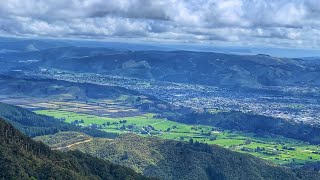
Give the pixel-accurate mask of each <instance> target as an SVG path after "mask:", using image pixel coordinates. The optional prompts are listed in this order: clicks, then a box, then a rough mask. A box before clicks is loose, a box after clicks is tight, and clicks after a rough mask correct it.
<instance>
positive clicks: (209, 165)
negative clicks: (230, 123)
mask: <svg viewBox="0 0 320 180" xmlns="http://www.w3.org/2000/svg"><path fill="white" fill-rule="evenodd" d="M191 142H192V140H191ZM72 149H79V150H80V151H83V152H86V153H89V154H92V155H94V156H96V157H99V158H103V159H106V160H110V161H111V162H114V163H117V164H120V165H124V166H127V167H130V168H133V169H135V170H137V171H139V172H143V174H144V175H147V176H156V177H159V178H161V179H165V180H175V179H184V180H198V179H201V180H206V179H212V180H230V179H232V180H238V179H246V180H271V179H279V180H282V179H283V180H285V179H290V180H299V179H305V177H310V179H314V180H315V179H317V178H319V174H318V173H313V174H312V175H308V173H306V172H305V171H299V176H300V177H299V176H297V174H296V172H293V171H291V170H290V169H288V168H284V167H280V166H276V165H273V164H271V163H269V162H266V161H263V160H261V159H259V158H256V157H253V156H251V155H247V154H242V153H238V152H233V151H230V150H227V149H224V148H221V147H218V146H210V145H208V144H203V143H199V142H197V141H194V142H192V143H188V142H177V141H172V140H163V139H159V138H143V137H140V136H137V135H134V134H125V135H121V136H120V137H119V138H116V139H114V140H112V141H108V140H106V141H103V140H101V139H94V140H92V141H91V142H88V143H83V144H80V145H78V146H77V147H73V148H72ZM307 175H308V176H307Z"/></svg>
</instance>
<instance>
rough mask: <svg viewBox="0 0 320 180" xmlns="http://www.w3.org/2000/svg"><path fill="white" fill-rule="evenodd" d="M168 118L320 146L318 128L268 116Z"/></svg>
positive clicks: (233, 113)
mask: <svg viewBox="0 0 320 180" xmlns="http://www.w3.org/2000/svg"><path fill="white" fill-rule="evenodd" d="M168 118H171V119H173V120H175V121H178V122H182V123H187V124H203V125H211V126H215V127H219V128H222V129H225V130H236V131H244V132H251V133H255V134H257V135H259V136H265V135H272V134H275V135H281V136H284V137H287V138H292V139H297V140H302V141H306V142H310V143H312V144H320V127H317V126H311V125H308V124H303V123H295V122H290V121H286V120H284V119H279V118H273V117H268V116H262V115H254V114H248V113H242V112H238V111H231V112H219V113H214V114H213V113H209V112H205V113H190V114H186V115H181V116H176V117H173V116H172V117H168Z"/></svg>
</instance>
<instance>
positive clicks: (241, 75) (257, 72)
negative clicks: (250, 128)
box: [4, 47, 320, 88]
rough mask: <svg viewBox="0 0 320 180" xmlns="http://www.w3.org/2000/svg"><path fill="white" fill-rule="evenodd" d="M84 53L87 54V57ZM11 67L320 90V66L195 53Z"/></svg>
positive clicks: (52, 58)
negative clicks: (310, 86)
mask: <svg viewBox="0 0 320 180" xmlns="http://www.w3.org/2000/svg"><path fill="white" fill-rule="evenodd" d="M83 52H85V53H83ZM4 58H5V59H7V60H8V63H10V62H13V61H15V60H16V59H19V58H23V60H28V59H36V60H37V62H34V63H31V64H30V63H29V64H26V63H24V64H21V63H18V64H16V66H17V67H20V68H21V67H28V68H34V67H38V66H41V67H48V68H58V69H63V70H70V71H76V72H93V73H105V74H111V75H117V76H119V75H123V76H129V77H138V78H144V79H155V80H164V81H171V82H181V83H196V84H205V85H215V86H218V85H220V86H228V87H251V88H253V87H261V86H277V85H280V86H286V85H296V84H317V85H319V84H320V81H319V76H320V73H319V69H320V67H319V65H317V66H314V65H312V66H311V65H308V64H306V63H304V61H303V60H297V59H289V58H276V57H271V56H268V55H232V54H221V53H212V52H192V51H124V50H110V49H104V50H103V49H102V48H101V49H96V48H77V47H68V48H53V49H47V50H43V51H39V52H26V53H23V54H17V53H8V54H4Z"/></svg>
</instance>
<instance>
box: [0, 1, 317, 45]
mask: <svg viewBox="0 0 320 180" xmlns="http://www.w3.org/2000/svg"><path fill="white" fill-rule="evenodd" d="M0 35H1V36H16V37H51V38H79V39H99V40H101V39H119V40H130V41H131V40H132V41H143V42H165V43H182V44H211V45H221V46H252V47H255V46H259V47H281V48H304V49H315V50H320V0H1V1H0Z"/></svg>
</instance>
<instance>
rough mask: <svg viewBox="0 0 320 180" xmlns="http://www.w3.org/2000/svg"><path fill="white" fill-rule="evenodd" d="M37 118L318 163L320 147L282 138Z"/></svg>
mask: <svg viewBox="0 0 320 180" xmlns="http://www.w3.org/2000/svg"><path fill="white" fill-rule="evenodd" d="M35 112H36V113H38V114H44V115H48V116H53V117H55V118H60V119H65V121H66V122H68V123H75V121H76V120H77V121H78V124H79V125H81V126H91V127H93V128H97V129H101V130H104V131H108V132H115V133H119V134H121V133H127V132H133V133H137V134H140V135H143V136H151V135H152V136H158V137H161V138H165V139H173V140H182V141H188V140H189V139H191V138H192V139H194V141H199V142H202V143H208V144H216V145H219V146H222V147H225V148H229V149H231V150H234V151H238V152H243V153H249V154H252V155H254V156H258V157H260V158H263V159H266V160H270V161H272V162H275V163H278V164H284V165H291V164H296V165H299V164H302V163H305V162H313V161H320V154H316V153H317V152H320V146H315V145H309V144H308V143H305V142H301V141H297V140H292V139H288V138H283V137H279V136H278V137H264V138H262V137H256V136H255V135H254V134H247V133H242V132H231V131H222V130H219V129H217V128H215V127H211V126H202V125H196V126H193V125H188V124H182V123H177V122H173V121H169V120H166V119H158V118H154V114H151V113H147V114H142V115H139V116H133V117H125V118H109V117H100V116H95V115H88V114H79V113H75V112H68V111H61V110H39V111H35ZM79 122H81V123H79Z"/></svg>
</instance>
